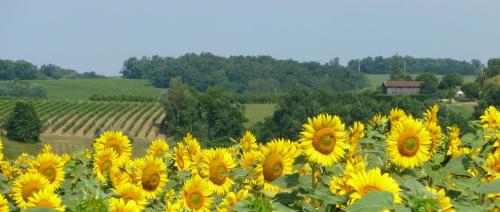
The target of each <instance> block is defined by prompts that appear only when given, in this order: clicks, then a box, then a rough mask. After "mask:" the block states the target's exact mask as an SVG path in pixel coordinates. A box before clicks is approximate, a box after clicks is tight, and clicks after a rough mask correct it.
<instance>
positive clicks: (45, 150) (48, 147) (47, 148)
mask: <svg viewBox="0 0 500 212" xmlns="http://www.w3.org/2000/svg"><path fill="white" fill-rule="evenodd" d="M49 152H52V146H51V145H50V144H45V145H43V147H42V153H49Z"/></svg>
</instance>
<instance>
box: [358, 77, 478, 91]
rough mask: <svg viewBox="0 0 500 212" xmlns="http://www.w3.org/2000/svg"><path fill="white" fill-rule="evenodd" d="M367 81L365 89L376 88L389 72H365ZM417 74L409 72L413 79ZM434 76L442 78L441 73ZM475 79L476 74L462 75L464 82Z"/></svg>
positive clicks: (385, 79) (387, 78)
mask: <svg viewBox="0 0 500 212" xmlns="http://www.w3.org/2000/svg"><path fill="white" fill-rule="evenodd" d="M366 76H367V77H368V81H369V84H370V86H368V87H367V89H371V90H373V89H377V88H379V87H380V85H382V83H383V82H384V81H387V80H389V78H390V74H367V75H366ZM417 76H418V74H411V77H412V78H414V79H415V77H417ZM436 77H437V78H438V79H439V80H441V79H442V78H443V75H436ZM474 80H476V76H464V83H467V82H474Z"/></svg>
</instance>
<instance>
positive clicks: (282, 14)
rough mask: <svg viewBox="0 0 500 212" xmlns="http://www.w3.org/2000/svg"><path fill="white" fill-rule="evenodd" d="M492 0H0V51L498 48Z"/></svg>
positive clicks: (338, 53) (37, 59)
mask: <svg viewBox="0 0 500 212" xmlns="http://www.w3.org/2000/svg"><path fill="white" fill-rule="evenodd" d="M499 11H500V1H497V0H491V1H483V0H439V1H436V0H432V1H431V0H429V1H426V0H418V1H417V0H414V1H407V0H404V1H403V0H377V1H375V0H366V1H357V0H349V1H347V0H346V1H332V0H330V1H292V0H286V1H285V0H283V1H281V0H252V1H236V0H227V1H217V0H212V1H187V0H180V1H143V0H140V1H139V0H134V1H128V0H119V1H109V0H105V1H103V0H98V1H94V0H87V1H80V2H76V1H68V0H60V1H39V0H37V1H24V0H12V1H11V0H0V58H3V59H25V60H28V61H30V62H33V63H34V64H36V65H41V64H47V63H54V64H57V65H60V66H63V67H68V68H73V69H76V70H79V71H91V70H93V71H96V72H98V73H104V74H106V75H117V74H118V72H119V71H120V69H121V67H122V63H123V61H124V60H125V59H126V58H128V57H131V56H138V57H140V56H144V55H147V56H151V55H155V54H158V55H161V56H179V55H182V54H184V53H187V52H196V53H199V52H205V51H210V52H212V53H215V54H218V55H224V56H228V55H240V54H243V55H271V56H273V57H276V58H283V59H288V58H292V59H296V60H300V61H305V60H307V61H310V60H313V61H320V62H326V61H328V60H329V59H331V58H334V57H340V61H341V63H343V64H345V63H347V61H348V60H350V59H352V58H359V57H366V56H377V55H383V56H390V55H393V54H395V53H396V52H399V54H401V55H412V56H417V57H450V58H454V59H461V60H470V59H473V58H478V59H480V60H481V61H482V62H483V63H484V62H486V60H487V59H488V58H490V57H499V56H500V21H499V20H500V12H499Z"/></svg>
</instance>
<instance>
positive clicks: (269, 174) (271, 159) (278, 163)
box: [262, 153, 283, 182]
mask: <svg viewBox="0 0 500 212" xmlns="http://www.w3.org/2000/svg"><path fill="white" fill-rule="evenodd" d="M262 169H263V170H262V172H263V175H264V179H265V180H266V181H267V182H272V181H274V180H276V179H277V178H278V177H280V176H281V174H282V173H283V161H282V160H281V156H280V155H279V154H276V153H272V154H270V155H268V156H267V157H266V159H265V160H264V163H263V165H262Z"/></svg>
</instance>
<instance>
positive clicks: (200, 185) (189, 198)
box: [182, 175, 213, 211]
mask: <svg viewBox="0 0 500 212" xmlns="http://www.w3.org/2000/svg"><path fill="white" fill-rule="evenodd" d="M212 192H213V191H212V189H210V187H209V186H208V183H207V180H206V179H203V178H201V177H200V176H198V175H195V176H194V177H192V178H191V179H189V180H187V181H186V183H185V184H184V187H183V189H182V199H183V201H184V203H185V204H186V206H187V208H189V209H190V210H193V211H210V204H212V197H211V196H210V195H211V194H212Z"/></svg>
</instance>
